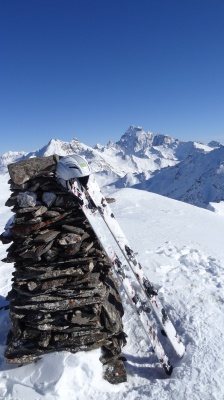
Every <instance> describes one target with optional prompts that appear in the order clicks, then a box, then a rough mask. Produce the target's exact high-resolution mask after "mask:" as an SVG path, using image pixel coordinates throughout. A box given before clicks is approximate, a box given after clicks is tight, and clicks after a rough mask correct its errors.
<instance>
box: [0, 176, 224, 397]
mask: <svg viewBox="0 0 224 400" xmlns="http://www.w3.org/2000/svg"><path fill="white" fill-rule="evenodd" d="M7 180H8V176H7V175H0V185H1V189H2V190H1V194H0V228H1V232H2V231H3V228H4V226H5V224H6V222H7V220H8V219H9V218H10V217H11V215H12V214H11V212H10V209H9V208H7V207H5V206H4V203H5V201H6V200H7V198H8V197H9V187H8V184H7ZM105 194H108V195H110V196H112V197H114V198H115V199H116V202H115V203H112V204H111V207H112V208H113V212H114V214H115V216H116V218H117V220H118V221H119V223H120V224H121V227H122V229H123V230H124V232H125V233H126V235H127V238H128V240H129V242H130V244H131V245H132V247H133V248H134V250H135V251H136V252H138V258H139V261H140V262H141V264H142V266H143V268H144V271H145V274H146V275H147V276H148V278H149V279H150V280H151V281H152V282H153V283H154V284H155V286H156V287H157V289H158V290H159V297H160V299H161V301H162V302H163V304H164V306H165V308H166V310H167V311H168V313H169V316H170V318H171V320H172V321H173V323H174V325H175V327H176V329H177V331H178V333H179V334H180V335H181V337H182V339H183V341H184V343H185V345H186V354H185V355H184V357H183V358H182V359H181V360H179V359H177V357H176V358H175V357H173V363H174V371H173V374H172V376H171V377H168V376H166V375H165V373H164V371H163V369H162V368H161V366H160V364H159V363H158V360H157V359H156V356H155V354H154V353H152V351H151V346H150V343H149V342H148V340H147V338H146V336H145V334H144V332H143V331H142V329H141V326H140V325H139V321H138V319H137V316H136V315H135V314H133V311H132V308H131V306H130V304H129V302H128V300H127V299H126V297H125V295H124V293H123V291H121V294H122V298H123V304H124V307H125V316H124V327H125V331H126V333H127V334H128V343H127V345H126V346H125V347H124V351H123V353H124V355H125V357H126V358H127V362H126V368H127V372H128V382H127V383H122V384H120V385H117V386H116V385H115V386H114V385H111V384H109V383H108V382H106V381H104V380H103V379H102V365H101V363H100V361H99V357H100V350H94V351H91V352H87V353H84V352H80V353H77V354H70V353H68V352H61V353H52V354H48V355H45V356H44V357H43V358H42V359H40V360H38V361H37V362H36V363H34V364H30V365H26V366H22V367H16V366H10V365H8V364H6V363H5V360H4V349H5V340H6V336H7V332H8V330H9V328H10V321H9V316H8V311H7V310H5V309H2V310H0V327H1V328H0V399H5V400H12V399H13V400H30V399H35V400H39V399H45V400H53V399H54V400H71V399H72V400H85V399H88V400H93V399H94V400H115V399H116V400H123V399H127V400H146V399H152V400H158V399H160V400H168V399H169V400H170V399H171V400H176V399H178V400H179V399H180V400H185V399H187V400H202V399H203V400H223V398H224V388H223V379H224V372H223V365H224V352H223V347H224V317H223V315H224V297H223V286H224V274H223V268H224V253H223V225H224V215H223V214H222V213H219V210H217V212H215V213H214V212H211V211H208V210H205V209H200V208H197V207H194V206H192V205H188V204H186V203H183V202H178V201H176V200H172V199H168V198H166V197H163V196H159V195H157V194H153V193H148V192H144V191H140V190H137V189H121V190H118V191H116V192H113V189H112V188H109V187H108V193H105ZM6 248H7V246H5V245H0V258H1V259H3V258H4V257H5V254H6ZM12 270H13V265H12V264H4V263H3V262H0V307H2V306H4V305H6V301H5V296H6V295H7V292H8V291H9V290H10V287H11V277H12V275H11V274H12Z"/></svg>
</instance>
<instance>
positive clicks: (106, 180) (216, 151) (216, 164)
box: [0, 126, 224, 207]
mask: <svg viewBox="0 0 224 400" xmlns="http://www.w3.org/2000/svg"><path fill="white" fill-rule="evenodd" d="M54 153H56V154H59V155H61V156H63V155H67V154H72V153H78V154H80V155H82V156H84V157H86V158H87V160H88V161H89V163H90V164H91V167H92V170H93V172H94V173H96V175H97V180H98V181H99V183H100V185H101V186H107V185H113V186H114V187H115V188H122V187H137V188H139V189H143V190H148V191H152V192H155V193H159V194H162V195H164V196H168V197H171V198H174V199H178V200H182V201H185V202H189V203H191V204H194V205H197V206H199V207H208V204H209V203H210V202H219V201H221V200H224V187H223V184H222V179H223V172H222V171H223V163H224V158H223V156H224V147H223V146H222V145H221V144H220V143H218V142H214V141H213V142H210V143H209V144H208V145H205V144H202V143H198V142H192V141H189V142H183V141H179V140H178V139H175V138H173V137H171V136H167V135H155V134H153V133H152V132H149V131H145V130H143V129H142V128H141V127H134V126H130V128H129V129H128V130H127V131H126V132H125V133H124V134H123V135H122V136H121V138H120V140H119V141H117V142H112V141H109V143H108V144H107V145H106V146H105V145H101V144H97V145H96V146H95V147H94V148H92V147H90V146H87V145H85V144H83V143H81V142H80V141H79V140H78V139H73V140H72V141H71V142H63V141H61V140H56V139H52V140H51V141H50V142H49V143H48V144H47V145H45V146H44V147H43V148H41V149H39V150H36V151H32V152H29V153H25V152H18V153H16V152H10V151H9V152H8V153H5V154H4V155H3V156H1V157H0V172H1V173H4V172H6V170H7V168H6V166H7V164H9V163H11V162H14V161H17V160H20V159H23V158H28V157H37V156H48V155H52V154H54Z"/></svg>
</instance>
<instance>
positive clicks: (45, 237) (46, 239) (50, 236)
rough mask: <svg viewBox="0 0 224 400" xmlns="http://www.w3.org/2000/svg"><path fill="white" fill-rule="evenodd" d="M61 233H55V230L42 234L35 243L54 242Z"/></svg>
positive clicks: (36, 238) (35, 239)
mask: <svg viewBox="0 0 224 400" xmlns="http://www.w3.org/2000/svg"><path fill="white" fill-rule="evenodd" d="M59 233H60V231H55V230H53V229H52V230H48V231H47V232H45V233H40V234H39V235H38V236H36V237H35V238H34V242H37V243H38V242H40V243H47V242H50V241H52V240H54V239H55V238H56V237H57V236H58V235H59Z"/></svg>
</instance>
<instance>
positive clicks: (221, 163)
mask: <svg viewBox="0 0 224 400" xmlns="http://www.w3.org/2000/svg"><path fill="white" fill-rule="evenodd" d="M223 177H224V146H221V147H220V148H216V149H214V150H213V151H211V152H208V153H204V152H203V153H195V152H194V153H193V155H191V156H188V157H187V158H186V159H185V160H183V161H182V162H180V163H178V164H177V165H175V166H174V167H171V168H166V169H163V170H160V171H158V172H157V173H155V175H154V176H153V177H152V178H151V179H149V180H147V181H145V182H144V184H143V185H142V184H138V185H137V186H136V188H141V189H145V190H148V191H150V192H154V193H158V194H161V195H163V196H168V197H170V198H173V199H177V200H181V201H185V202H186V203H190V204H193V205H196V206H198V207H205V208H206V207H207V206H208V204H209V203H210V202H217V203H218V202H220V201H221V200H224V180H223Z"/></svg>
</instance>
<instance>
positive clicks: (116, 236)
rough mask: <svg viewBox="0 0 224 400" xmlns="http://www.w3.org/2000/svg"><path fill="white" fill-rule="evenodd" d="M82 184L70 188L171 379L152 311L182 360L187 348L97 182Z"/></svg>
mask: <svg viewBox="0 0 224 400" xmlns="http://www.w3.org/2000/svg"><path fill="white" fill-rule="evenodd" d="M80 181H81V180H80ZM80 181H79V180H78V179H74V180H73V181H72V183H71V186H70V185H69V186H70V190H71V192H72V193H73V194H74V195H75V196H76V197H77V199H78V200H79V202H80V206H81V208H82V210H83V212H84V214H85V216H86V217H87V219H88V221H89V223H90V224H91V226H92V228H93V230H94V231H95V234H96V236H97V238H98V240H99V241H100V243H101V245H102V247H103V249H104V251H105V252H106V254H107V256H108V258H109V259H110V260H111V263H112V264H113V266H114V270H115V272H116V274H117V276H118V278H119V280H120V281H121V282H122V284H123V287H124V289H125V291H126V294H127V296H128V298H129V300H130V302H131V304H132V306H133V308H134V309H135V311H136V312H137V314H138V316H139V319H140V321H141V324H142V326H143V328H144V330H145V332H146V334H147V336H148V337H149V339H150V341H151V344H152V347H153V349H154V351H155V353H156V355H157V357H158V360H159V361H160V363H161V365H162V366H163V368H164V370H165V372H166V373H167V374H168V375H171V373H172V370H173V367H172V365H171V363H170V361H169V358H168V356H167V355H166V353H165V351H164V348H163V346H162V344H161V342H160V340H159V338H158V335H157V330H158V324H157V322H156V320H155V318H154V317H153V316H152V315H151V313H150V311H151V309H152V310H153V311H154V313H155V315H156V317H157V319H158V320H159V322H160V324H161V327H162V329H163V330H164V331H165V334H166V336H167V338H168V339H169V341H170V343H171V345H172V346H173V348H174V350H175V351H176V353H177V355H178V356H179V357H182V356H183V354H184V352H185V347H184V345H183V343H182V341H181V339H180V337H179V336H178V334H177V332H176V330H175V328H174V326H173V324H172V322H171V321H170V319H169V317H168V315H167V313H166V311H165V310H164V308H163V306H162V304H161V303H160V301H159V300H158V296H157V291H156V290H155V288H154V287H153V285H152V284H151V282H150V281H149V280H148V279H147V277H146V276H144V272H143V269H142V267H141V265H140V263H139V262H138V260H137V258H136V253H134V251H133V250H132V249H131V247H130V245H129V243H128V240H127V238H126V236H125V234H124V233H123V231H122V230H121V228H120V225H119V224H118V222H117V221H116V219H115V217H114V215H113V213H112V211H111V209H110V206H109V205H108V203H107V201H106V199H105V198H104V196H103V195H102V193H101V191H100V188H99V186H98V184H97V182H96V180H95V178H94V177H93V176H92V175H90V177H89V180H88V185H87V186H85V187H84V186H82V184H81V183H80ZM133 280H134V284H133Z"/></svg>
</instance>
